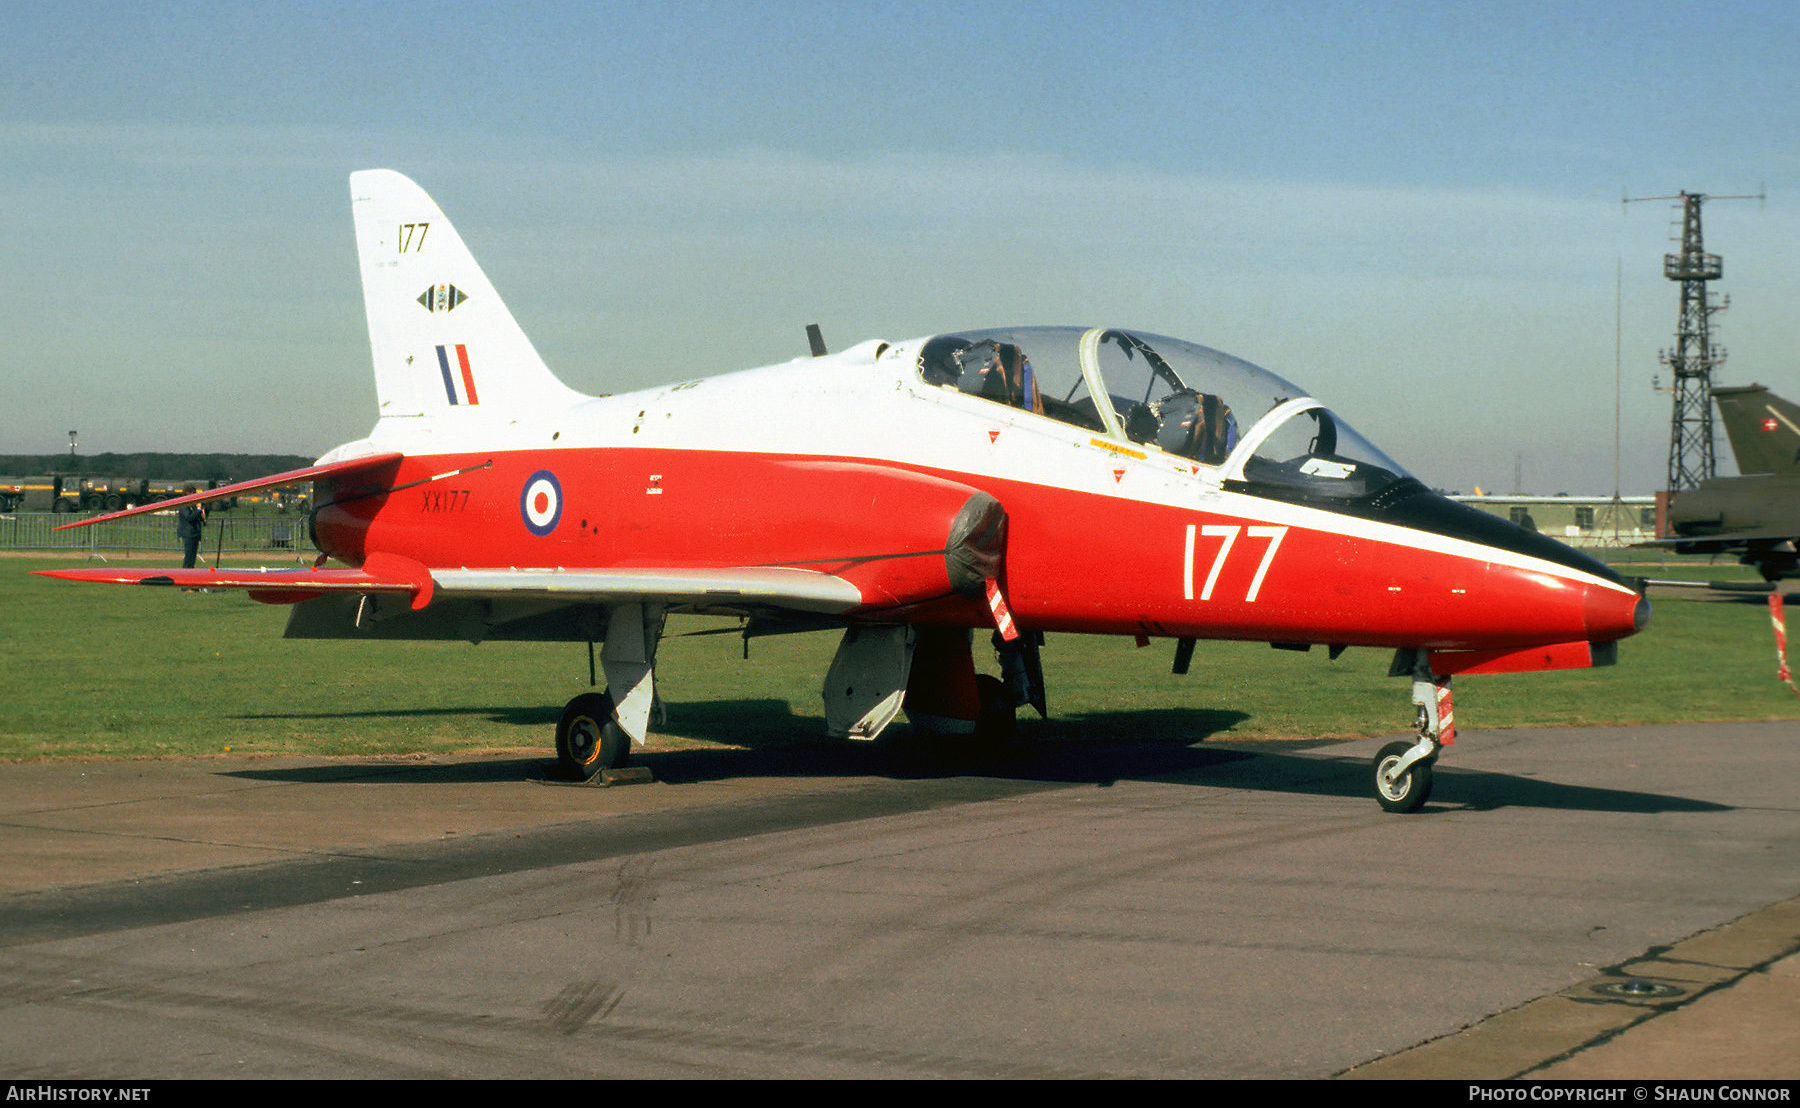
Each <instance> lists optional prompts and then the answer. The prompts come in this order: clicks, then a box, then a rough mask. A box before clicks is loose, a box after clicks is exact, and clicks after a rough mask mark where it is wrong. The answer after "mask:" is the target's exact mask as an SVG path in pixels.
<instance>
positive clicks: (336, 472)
mask: <svg viewBox="0 0 1800 1108" xmlns="http://www.w3.org/2000/svg"><path fill="white" fill-rule="evenodd" d="M402 457H404V455H402V454H398V453H392V454H365V455H363V456H362V457H360V458H345V459H343V460H342V461H336V462H329V463H327V464H325V465H316V466H307V467H305V468H304V469H290V470H288V471H287V472H286V473H275V474H271V475H269V476H268V477H257V478H254V479H252V480H249V481H239V482H237V483H236V484H234V485H220V486H219V487H218V488H216V489H206V490H205V491H203V492H191V493H188V494H187V495H186V496H176V497H171V498H170V499H168V500H158V501H156V502H155V503H154V504H139V505H138V506H137V507H135V508H126V509H125V510H124V511H122V512H108V513H107V514H106V515H102V516H91V517H89V518H87V519H81V520H76V521H75V522H74V523H65V524H63V525H62V526H60V527H57V528H55V530H57V531H67V530H68V529H69V528H71V527H90V526H92V525H93V524H96V523H105V522H107V521H108V520H114V519H124V518H125V517H126V516H138V515H143V514H145V513H146V512H166V511H168V510H169V509H170V508H179V507H181V506H182V505H183V504H202V503H205V502H206V501H209V500H226V499H229V498H230V497H233V496H238V495H241V494H243V493H247V492H255V491H256V490H257V489H272V488H275V487H277V486H279V485H298V484H301V483H303V482H306V481H314V480H317V479H319V478H321V477H343V476H345V475H347V474H351V473H355V472H357V471H359V470H364V469H374V468H376V467H378V466H382V465H388V464H391V463H393V462H397V461H399V460H400V459H401V458H402Z"/></svg>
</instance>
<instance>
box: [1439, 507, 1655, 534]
mask: <svg viewBox="0 0 1800 1108" xmlns="http://www.w3.org/2000/svg"><path fill="white" fill-rule="evenodd" d="M1450 499H1452V500H1455V501H1457V502H1458V503H1461V504H1467V505H1469V506H1470V507H1474V508H1480V509H1481V510H1482V511H1484V512H1492V513H1493V514H1495V515H1497V516H1504V517H1505V518H1507V519H1510V520H1512V521H1513V522H1514V523H1516V524H1518V525H1519V526H1521V527H1524V528H1526V529H1527V530H1531V531H1540V532H1542V533H1544V534H1546V535H1549V536H1550V537H1551V538H1553V539H1556V540H1557V541H1559V542H1564V543H1567V544H1568V545H1570V546H1630V545H1631V544H1633V543H1639V542H1647V541H1649V540H1650V539H1654V538H1655V537H1656V498H1655V497H1654V496H1621V497H1616V498H1615V497H1611V496H1460V495H1459V496H1452V497H1451V498H1450Z"/></svg>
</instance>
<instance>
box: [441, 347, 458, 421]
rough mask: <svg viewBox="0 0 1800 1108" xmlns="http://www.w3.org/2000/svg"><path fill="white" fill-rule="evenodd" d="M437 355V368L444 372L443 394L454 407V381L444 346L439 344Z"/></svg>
mask: <svg viewBox="0 0 1800 1108" xmlns="http://www.w3.org/2000/svg"><path fill="white" fill-rule="evenodd" d="M437 355H438V369H439V370H441V371H442V372H443V374H444V396H445V398H446V399H448V400H449V401H450V406H451V407H453V408H454V407H455V406H456V382H455V381H454V380H452V379H451V377H450V359H449V358H447V357H445V356H444V348H443V347H441V346H440V347H438V348H437Z"/></svg>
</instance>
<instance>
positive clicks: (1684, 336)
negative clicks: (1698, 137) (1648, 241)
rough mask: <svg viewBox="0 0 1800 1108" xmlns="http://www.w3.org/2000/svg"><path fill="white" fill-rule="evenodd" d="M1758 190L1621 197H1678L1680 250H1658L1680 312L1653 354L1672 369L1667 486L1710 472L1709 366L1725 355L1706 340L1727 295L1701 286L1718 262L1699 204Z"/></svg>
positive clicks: (1714, 275)
mask: <svg viewBox="0 0 1800 1108" xmlns="http://www.w3.org/2000/svg"><path fill="white" fill-rule="evenodd" d="M1761 199H1762V196H1761V195H1760V194H1759V195H1756V196H1707V195H1705V194H1704V193H1698V192H1682V193H1680V194H1679V195H1676V196H1637V197H1627V198H1625V200H1624V203H1626V204H1631V203H1636V202H1638V201H1641V200H1679V201H1680V202H1681V253H1679V254H1664V255H1663V276H1664V277H1667V278H1668V279H1669V280H1671V281H1678V282H1680V283H1681V315H1680V316H1679V318H1677V320H1676V322H1675V345H1674V346H1673V347H1671V348H1669V349H1667V350H1663V351H1661V352H1660V354H1659V355H1658V356H1659V357H1660V358H1661V360H1662V363H1663V364H1664V365H1666V366H1668V367H1669V370H1670V372H1671V373H1673V374H1674V375H1675V381H1674V385H1673V387H1672V388H1671V390H1670V391H1671V392H1673V393H1674V395H1675V405H1674V410H1673V412H1672V413H1671V414H1670V417H1669V481H1668V485H1667V488H1668V490H1669V491H1670V492H1677V491H1679V490H1681V489H1691V488H1694V487H1695V486H1697V485H1699V484H1700V482H1701V481H1703V480H1706V479H1707V478H1710V477H1712V476H1713V472H1714V467H1713V418H1712V371H1713V367H1714V366H1716V365H1719V364H1721V363H1722V362H1724V361H1725V348H1724V347H1722V346H1715V345H1714V344H1713V341H1712V325H1711V320H1712V316H1713V313H1715V312H1722V311H1724V310H1725V309H1726V308H1728V307H1730V306H1731V298H1730V297H1726V298H1725V299H1724V300H1723V301H1715V300H1714V299H1713V297H1712V294H1711V292H1710V291H1708V289H1707V287H1706V283H1707V282H1708V281H1716V280H1718V279H1719V276H1720V274H1721V272H1722V271H1723V265H1722V263H1721V261H1720V258H1719V255H1717V254H1708V253H1707V252H1706V246H1705V244H1704V242H1703V241H1702V238H1701V234H1700V208H1701V205H1703V204H1705V203H1706V201H1708V200H1761Z"/></svg>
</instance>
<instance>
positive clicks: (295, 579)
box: [33, 554, 433, 609]
mask: <svg viewBox="0 0 1800 1108" xmlns="http://www.w3.org/2000/svg"><path fill="white" fill-rule="evenodd" d="M33 572H34V573H36V574H37V575H38V576H40V577H60V578H62V579H63V580H65V581H89V582H100V583H103V584H109V585H153V586H163V587H166V588H181V589H248V590H249V591H250V595H251V596H252V597H253V598H255V599H257V600H261V601H264V602H265V603H270V604H293V603H297V602H299V601H302V600H311V599H312V598H313V597H316V596H325V595H327V594H329V593H401V594H405V595H407V596H410V597H412V606H413V608H414V609H418V608H423V607H424V606H425V605H426V604H429V603H430V602H431V596H432V591H433V590H432V580H431V574H430V572H429V571H427V570H426V569H425V567H424V566H422V565H420V564H419V563H417V562H415V561H413V560H412V559H410V558H400V557H396V556H394V555H392V554H375V555H371V556H370V558H369V562H368V564H367V565H365V566H364V567H363V568H361V569H347V568H341V567H340V568H333V569H318V568H314V569H266V568H264V569H218V568H213V569H119V568H114V567H111V566H107V567H102V568H98V569H93V568H83V569H40V570H34V571H33Z"/></svg>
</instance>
